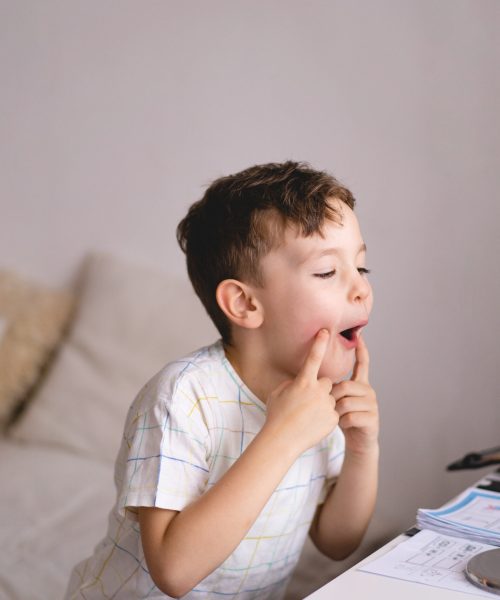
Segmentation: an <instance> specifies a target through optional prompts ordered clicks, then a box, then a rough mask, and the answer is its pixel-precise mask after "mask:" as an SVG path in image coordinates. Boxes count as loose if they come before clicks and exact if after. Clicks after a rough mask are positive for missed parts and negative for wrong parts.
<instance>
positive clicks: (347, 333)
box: [340, 327, 360, 342]
mask: <svg viewBox="0 0 500 600" xmlns="http://www.w3.org/2000/svg"><path fill="white" fill-rule="evenodd" d="M359 329H360V328H359V327H350V328H349V329H344V331H341V332H340V335H341V336H343V337H345V339H346V340H349V341H350V342H352V340H353V339H354V338H355V337H356V332H357V331H358V330H359Z"/></svg>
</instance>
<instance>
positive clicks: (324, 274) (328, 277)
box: [314, 269, 336, 279]
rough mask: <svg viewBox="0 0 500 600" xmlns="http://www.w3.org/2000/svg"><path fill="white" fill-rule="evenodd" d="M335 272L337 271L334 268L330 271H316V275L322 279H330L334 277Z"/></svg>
mask: <svg viewBox="0 0 500 600" xmlns="http://www.w3.org/2000/svg"><path fill="white" fill-rule="evenodd" d="M335 273H336V271H335V269H333V271H328V273H315V274H314V277H319V278H320V279H330V277H333V276H334V275H335Z"/></svg>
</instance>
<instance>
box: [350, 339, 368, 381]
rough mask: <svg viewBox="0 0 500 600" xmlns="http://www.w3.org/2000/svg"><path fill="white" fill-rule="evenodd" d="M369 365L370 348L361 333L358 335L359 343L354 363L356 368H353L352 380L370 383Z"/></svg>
mask: <svg viewBox="0 0 500 600" xmlns="http://www.w3.org/2000/svg"><path fill="white" fill-rule="evenodd" d="M369 367H370V355H369V354H368V348H367V346H366V344H365V340H364V339H363V337H362V336H361V335H360V336H359V337H358V344H357V346H356V362H355V363H354V369H353V370H352V377H351V381H359V382H361V383H368V373H369Z"/></svg>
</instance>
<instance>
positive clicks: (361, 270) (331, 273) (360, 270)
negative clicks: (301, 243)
mask: <svg viewBox="0 0 500 600" xmlns="http://www.w3.org/2000/svg"><path fill="white" fill-rule="evenodd" d="M370 272H371V271H370V269H365V267H359V268H358V273H359V274H360V275H368V273H370ZM335 273H336V271H335V269H334V270H333V271H328V273H315V274H314V277H319V278H320V279H330V277H333V276H334V275H335Z"/></svg>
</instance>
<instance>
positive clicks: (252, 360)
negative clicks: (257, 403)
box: [224, 332, 290, 404]
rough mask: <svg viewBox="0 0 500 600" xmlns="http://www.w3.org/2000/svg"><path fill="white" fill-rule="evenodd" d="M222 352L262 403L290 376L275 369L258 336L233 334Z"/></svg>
mask: <svg viewBox="0 0 500 600" xmlns="http://www.w3.org/2000/svg"><path fill="white" fill-rule="evenodd" d="M246 333H249V332H246ZM224 352H225V354H226V358H227V359H228V360H229V362H230V363H231V365H232V367H233V368H234V370H235V371H236V373H238V375H239V376H240V378H241V380H242V381H243V383H244V384H245V385H246V386H247V387H248V388H249V389H250V390H251V391H252V392H253V393H254V394H255V395H256V396H257V398H259V400H261V401H262V402H263V403H264V404H266V403H267V398H268V397H269V394H270V393H271V392H272V391H273V390H274V389H276V388H277V387H278V385H279V384H280V383H282V382H283V381H286V380H287V379H289V378H290V375H289V374H286V373H280V372H278V371H276V369H275V368H274V366H273V362H272V360H271V359H270V357H269V356H268V354H267V352H266V351H265V346H264V344H262V340H261V339H260V338H259V336H255V335H243V336H235V337H234V338H233V343H232V344H231V345H226V344H224Z"/></svg>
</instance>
